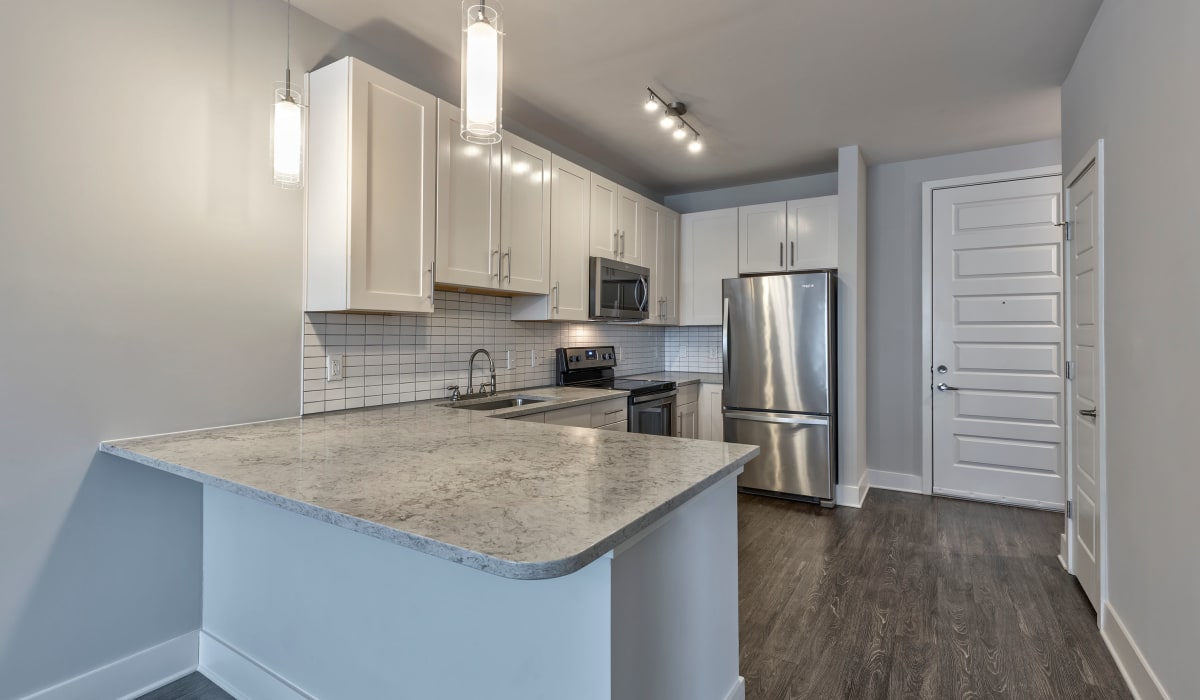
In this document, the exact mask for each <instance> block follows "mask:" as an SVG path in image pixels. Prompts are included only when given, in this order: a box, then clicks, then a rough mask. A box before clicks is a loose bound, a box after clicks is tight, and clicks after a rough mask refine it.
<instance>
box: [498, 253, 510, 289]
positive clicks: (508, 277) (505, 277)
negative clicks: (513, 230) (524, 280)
mask: <svg viewBox="0 0 1200 700" xmlns="http://www.w3.org/2000/svg"><path fill="white" fill-rule="evenodd" d="M505 258H507V259H508V274H507V275H505V276H504V279H506V280H508V281H509V282H512V248H509V249H508V250H506V251H504V255H503V256H501V258H500V266H501V267H503V266H504V259H505Z"/></svg>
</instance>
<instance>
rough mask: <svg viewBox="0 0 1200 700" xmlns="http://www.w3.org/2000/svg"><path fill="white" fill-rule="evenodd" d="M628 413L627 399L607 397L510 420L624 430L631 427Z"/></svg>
mask: <svg viewBox="0 0 1200 700" xmlns="http://www.w3.org/2000/svg"><path fill="white" fill-rule="evenodd" d="M628 415H629V413H628V402H627V399H625V397H621V398H617V399H606V400H604V401H593V402H592V403H585V404H581V405H578V406H568V407H566V408H554V409H550V410H548V411H543V412H542V413H531V414H528V415H524V416H519V417H517V418H512V419H510V420H519V421H524V422H526V423H546V424H547V425H570V426H575V427H577V428H597V429H600V430H616V431H621V432H624V431H627V430H628V429H629V422H628Z"/></svg>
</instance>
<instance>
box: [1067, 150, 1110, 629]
mask: <svg viewBox="0 0 1200 700" xmlns="http://www.w3.org/2000/svg"><path fill="white" fill-rule="evenodd" d="M1098 170H1099V169H1098V167H1097V165H1096V163H1092V165H1091V166H1090V167H1089V168H1088V169H1087V170H1086V171H1084V172H1083V174H1082V175H1080V176H1079V177H1078V178H1076V180H1075V182H1074V183H1072V184H1071V186H1070V188H1069V189H1068V190H1067V220H1068V221H1070V222H1071V223H1070V226H1071V239H1070V241H1068V244H1067V250H1068V252H1069V253H1070V257H1069V260H1068V268H1069V270H1068V271H1069V274H1070V280H1071V294H1070V309H1069V311H1068V318H1069V320H1070V328H1071V334H1070V343H1071V361H1072V362H1073V363H1074V373H1073V378H1072V379H1071V381H1070V382H1069V386H1070V393H1071V396H1070V420H1069V422H1068V424H1067V425H1068V426H1069V427H1068V429H1069V430H1070V431H1071V448H1072V449H1071V500H1072V505H1073V507H1072V511H1073V512H1072V513H1071V519H1072V520H1073V522H1074V527H1073V534H1072V540H1073V541H1072V546H1073V549H1074V552H1073V556H1072V559H1073V565H1074V570H1075V576H1076V577H1078V579H1079V584H1080V585H1081V586H1082V587H1083V590H1084V591H1085V592H1086V593H1087V595H1088V598H1090V599H1091V601H1092V605H1093V606H1094V607H1095V608H1096V609H1097V610H1099V609H1100V557H1101V552H1102V551H1103V548H1102V547H1101V546H1100V502H1101V501H1100V470H1099V467H1100V451H1101V444H1100V440H1101V432H1100V430H1099V426H1100V416H1099V411H1100V403H1101V400H1100V397H1101V391H1100V372H1101V366H1102V365H1101V362H1100V337H1101V335H1100V327H1101V326H1100V321H1101V315H1100V238H1099V234H1100V226H1099V221H1100V198H1099V174H1098Z"/></svg>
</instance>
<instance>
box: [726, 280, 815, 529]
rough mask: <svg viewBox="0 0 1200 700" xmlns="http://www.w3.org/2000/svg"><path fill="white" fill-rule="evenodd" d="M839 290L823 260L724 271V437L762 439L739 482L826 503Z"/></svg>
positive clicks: (751, 441)
mask: <svg viewBox="0 0 1200 700" xmlns="http://www.w3.org/2000/svg"><path fill="white" fill-rule="evenodd" d="M836 291H837V276H836V274H835V273H834V272H832V271H825V270H821V271H813V272H801V273H796V274H786V275H765V276H758V277H742V278H738V279H727V280H725V281H724V289H723V297H724V307H723V313H724V325H723V328H722V331H723V337H722V339H723V346H724V354H725V365H724V374H725V394H724V406H725V440H726V441H728V442H738V443H743V444H750V445H758V446H759V447H760V448H761V452H760V454H759V455H758V456H757V457H755V458H754V459H753V460H751V461H750V462H749V463H748V464H747V465H746V470H745V472H743V473H742V475H741V476H740V477H738V487H739V488H740V489H742V490H744V491H751V492H756V493H763V494H765V495H770V496H780V497H783V498H792V499H802V500H815V501H820V502H821V504H822V505H827V506H831V505H833V502H834V489H835V487H836V485H837V303H836Z"/></svg>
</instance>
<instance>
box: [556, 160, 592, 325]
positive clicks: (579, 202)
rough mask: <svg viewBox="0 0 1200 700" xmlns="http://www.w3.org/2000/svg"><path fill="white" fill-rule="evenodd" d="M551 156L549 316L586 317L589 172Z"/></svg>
mask: <svg viewBox="0 0 1200 700" xmlns="http://www.w3.org/2000/svg"><path fill="white" fill-rule="evenodd" d="M551 160H552V162H553V179H554V182H553V185H552V187H551V193H550V196H551V198H552V204H551V207H550V236H551V246H550V280H551V282H550V285H551V286H550V298H549V300H548V301H549V303H550V318H552V319H559V320H564V321H566V320H569V321H586V320H587V318H588V254H587V251H588V231H589V227H588V198H589V196H590V195H589V185H588V178H589V173H588V171H587V170H584V169H583V168H581V167H579V166H578V165H575V164H574V163H571V162H569V161H566V160H563V159H562V158H559V157H558V156H551Z"/></svg>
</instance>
